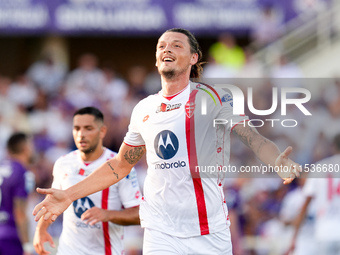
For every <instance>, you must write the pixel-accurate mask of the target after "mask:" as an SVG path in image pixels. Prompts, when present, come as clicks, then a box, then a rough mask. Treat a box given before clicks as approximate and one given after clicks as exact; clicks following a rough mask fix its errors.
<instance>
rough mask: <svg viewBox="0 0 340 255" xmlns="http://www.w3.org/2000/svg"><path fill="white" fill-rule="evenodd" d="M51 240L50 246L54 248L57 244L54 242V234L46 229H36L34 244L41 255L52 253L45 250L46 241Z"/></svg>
mask: <svg viewBox="0 0 340 255" xmlns="http://www.w3.org/2000/svg"><path fill="white" fill-rule="evenodd" d="M45 242H49V243H50V246H51V247H52V248H55V244H54V242H53V238H52V236H51V235H50V234H49V233H48V232H47V231H46V230H45V231H39V230H36V231H35V234H34V238H33V246H34V248H35V251H36V252H37V253H38V254H39V255H48V254H51V253H50V252H49V251H47V250H45V248H44V243H45Z"/></svg>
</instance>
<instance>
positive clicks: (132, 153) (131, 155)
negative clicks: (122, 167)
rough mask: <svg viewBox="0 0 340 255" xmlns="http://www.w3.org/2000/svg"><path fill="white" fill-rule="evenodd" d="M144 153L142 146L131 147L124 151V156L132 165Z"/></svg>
mask: <svg viewBox="0 0 340 255" xmlns="http://www.w3.org/2000/svg"><path fill="white" fill-rule="evenodd" d="M144 153H145V147H144V146H139V147H133V148H132V149H131V150H128V151H126V152H125V154H124V158H125V159H126V161H127V162H129V163H130V164H131V165H133V164H136V163H137V162H138V160H140V159H141V157H142V156H143V155H144Z"/></svg>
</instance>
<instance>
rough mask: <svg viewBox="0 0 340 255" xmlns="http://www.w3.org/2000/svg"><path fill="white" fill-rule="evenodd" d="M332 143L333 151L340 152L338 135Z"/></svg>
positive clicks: (339, 137)
mask: <svg viewBox="0 0 340 255" xmlns="http://www.w3.org/2000/svg"><path fill="white" fill-rule="evenodd" d="M333 143H334V147H335V149H336V150H337V151H339V152H340V134H337V135H336V136H335V137H334V140H333Z"/></svg>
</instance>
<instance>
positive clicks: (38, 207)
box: [33, 202, 47, 221]
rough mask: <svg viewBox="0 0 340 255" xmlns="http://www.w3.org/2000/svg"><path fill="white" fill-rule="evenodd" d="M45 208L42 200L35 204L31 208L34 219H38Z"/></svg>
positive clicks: (44, 211)
mask: <svg viewBox="0 0 340 255" xmlns="http://www.w3.org/2000/svg"><path fill="white" fill-rule="evenodd" d="M46 211H47V210H46V208H45V207H44V204H43V202H41V203H39V204H37V205H36V206H35V207H34V209H33V216H35V218H34V220H35V221H38V220H39V219H40V218H41V216H43V215H44V214H45V213H46Z"/></svg>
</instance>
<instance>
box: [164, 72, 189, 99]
mask: <svg viewBox="0 0 340 255" xmlns="http://www.w3.org/2000/svg"><path fill="white" fill-rule="evenodd" d="M161 79H162V93H163V96H173V95H175V94H177V93H178V92H180V91H182V90H183V89H184V88H185V87H186V86H187V85H188V84H189V77H188V75H185V76H184V75H181V76H178V77H174V78H172V79H167V78H165V77H164V76H161Z"/></svg>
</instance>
